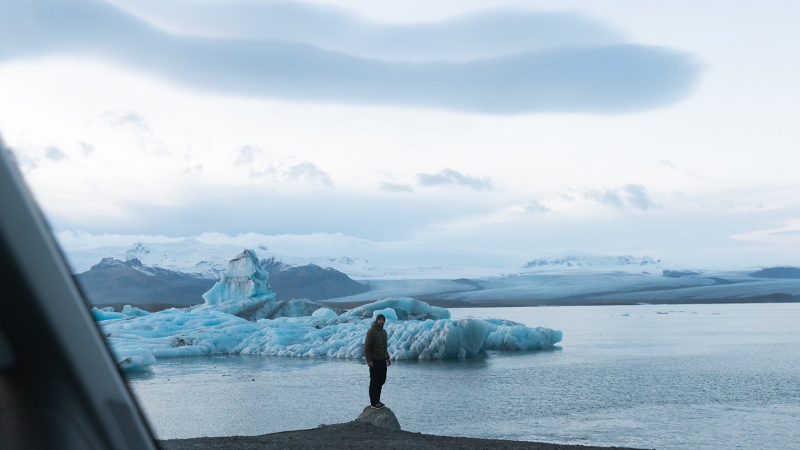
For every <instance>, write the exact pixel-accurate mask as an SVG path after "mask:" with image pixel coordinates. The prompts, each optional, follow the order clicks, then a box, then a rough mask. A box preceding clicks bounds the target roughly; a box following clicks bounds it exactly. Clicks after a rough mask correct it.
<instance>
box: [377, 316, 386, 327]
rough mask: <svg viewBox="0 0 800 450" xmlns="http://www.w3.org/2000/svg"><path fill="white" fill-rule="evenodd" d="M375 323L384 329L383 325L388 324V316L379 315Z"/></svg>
mask: <svg viewBox="0 0 800 450" xmlns="http://www.w3.org/2000/svg"><path fill="white" fill-rule="evenodd" d="M375 323H377V324H378V326H379V327H383V324H385V323H386V316H384V315H383V314H378V317H376V318H375Z"/></svg>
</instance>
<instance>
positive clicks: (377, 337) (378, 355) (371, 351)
mask: <svg viewBox="0 0 800 450" xmlns="http://www.w3.org/2000/svg"><path fill="white" fill-rule="evenodd" d="M364 358H366V360H367V362H372V360H375V361H384V360H387V359H389V337H388V335H387V334H386V330H384V329H383V328H381V327H379V326H378V322H372V327H370V329H369V331H367V337H366V339H364Z"/></svg>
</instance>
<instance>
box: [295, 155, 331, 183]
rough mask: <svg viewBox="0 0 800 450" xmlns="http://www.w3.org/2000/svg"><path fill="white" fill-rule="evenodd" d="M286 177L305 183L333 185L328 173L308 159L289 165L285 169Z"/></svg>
mask: <svg viewBox="0 0 800 450" xmlns="http://www.w3.org/2000/svg"><path fill="white" fill-rule="evenodd" d="M286 178H288V179H290V180H294V181H300V182H302V183H306V184H312V185H321V186H328V187H332V186H333V181H331V177H330V175H328V173H327V172H325V171H324V170H320V169H318V168H317V166H315V165H314V164H313V163H310V162H308V161H304V162H302V163H300V164H297V165H295V166H290V167H289V169H288V170H287V171H286Z"/></svg>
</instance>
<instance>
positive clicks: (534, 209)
mask: <svg viewBox="0 0 800 450" xmlns="http://www.w3.org/2000/svg"><path fill="white" fill-rule="evenodd" d="M525 211H528V212H529V213H533V214H538V213H546V212H552V211H553V210H552V209H550V208H548V207H546V206H544V205H542V204H541V203H539V202H537V201H534V200H531V201H530V202H529V203H528V204H527V205H525Z"/></svg>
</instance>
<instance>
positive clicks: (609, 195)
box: [586, 189, 625, 208]
mask: <svg viewBox="0 0 800 450" xmlns="http://www.w3.org/2000/svg"><path fill="white" fill-rule="evenodd" d="M586 198H588V199H589V200H594V201H596V202H598V203H601V204H603V205H606V206H613V207H615V208H622V207H623V206H625V202H623V200H622V197H620V196H619V194H617V193H616V192H615V191H610V190H608V189H603V190H599V189H593V190H591V191H589V192H588V193H587V194H586Z"/></svg>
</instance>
